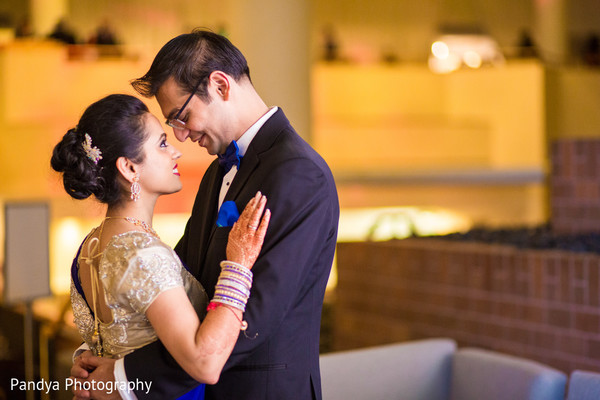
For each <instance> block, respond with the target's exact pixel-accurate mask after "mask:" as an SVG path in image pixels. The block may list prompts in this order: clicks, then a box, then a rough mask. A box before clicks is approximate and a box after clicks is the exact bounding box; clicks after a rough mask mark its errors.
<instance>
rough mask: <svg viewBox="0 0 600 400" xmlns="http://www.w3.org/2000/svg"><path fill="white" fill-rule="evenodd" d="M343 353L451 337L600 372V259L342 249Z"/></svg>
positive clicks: (399, 244)
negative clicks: (346, 350) (384, 345)
mask: <svg viewBox="0 0 600 400" xmlns="http://www.w3.org/2000/svg"><path fill="white" fill-rule="evenodd" d="M337 257H338V286H337V289H336V298H335V308H334V315H333V327H332V329H333V333H332V335H333V344H334V345H333V346H334V349H335V350H344V349H350V348H357V347H365V346H372V345H378V344H384V343H392V342H398V341H404V340H414V339H420V338H427V337H440V336H444V337H451V338H454V339H455V340H457V342H458V343H459V345H460V346H478V347H483V348H488V349H492V350H497V351H501V352H505V353H508V354H514V355H517V356H522V357H527V358H530V359H533V360H538V361H541V362H543V363H546V364H549V365H552V366H554V367H556V368H558V369H561V370H563V371H567V372H568V371H571V370H573V369H575V368H582V369H588V370H595V371H600V334H599V332H600V307H599V305H600V296H599V285H600V256H598V255H593V254H589V253H568V252H564V251H555V250H521V249H517V248H514V247H509V246H501V245H486V244H478V243H461V242H449V241H443V240H440V239H405V240H397V241H390V242H370V243H340V244H339V245H338V253H337Z"/></svg>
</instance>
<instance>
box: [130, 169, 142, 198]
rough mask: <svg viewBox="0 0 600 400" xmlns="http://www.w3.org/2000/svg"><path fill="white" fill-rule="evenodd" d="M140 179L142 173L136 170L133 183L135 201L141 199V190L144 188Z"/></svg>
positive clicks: (132, 189) (132, 190)
mask: <svg viewBox="0 0 600 400" xmlns="http://www.w3.org/2000/svg"><path fill="white" fill-rule="evenodd" d="M139 180H140V174H138V173H137V172H136V173H135V176H134V177H133V182H132V183H131V200H133V201H138V200H139V199H140V191H141V190H142V188H141V187H140V184H139Z"/></svg>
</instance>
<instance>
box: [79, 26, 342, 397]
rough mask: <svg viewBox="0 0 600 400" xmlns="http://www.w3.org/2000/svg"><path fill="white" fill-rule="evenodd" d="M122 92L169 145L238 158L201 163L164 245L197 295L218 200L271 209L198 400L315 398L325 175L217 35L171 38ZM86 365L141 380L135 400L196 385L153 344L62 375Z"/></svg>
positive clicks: (214, 266) (331, 222)
mask: <svg viewBox="0 0 600 400" xmlns="http://www.w3.org/2000/svg"><path fill="white" fill-rule="evenodd" d="M132 84H133V86H134V88H135V89H136V90H137V91H138V92H139V93H141V94H142V95H144V96H148V97H151V96H155V97H156V99H157V101H158V103H159V105H160V107H161V110H162V113H163V115H164V116H165V117H166V118H167V124H168V125H170V126H172V127H173V129H174V134H175V136H176V137H177V139H178V140H180V141H182V142H183V141H185V140H186V139H189V140H191V141H193V142H197V143H198V144H199V145H200V146H201V147H204V148H206V150H207V151H208V153H209V154H217V155H222V154H224V153H227V154H230V153H235V146H234V147H231V146H232V142H233V141H235V142H236V144H237V147H238V148H239V153H240V154H241V155H242V156H243V157H242V159H241V161H240V162H239V163H237V164H236V165H234V166H233V167H232V168H231V169H230V170H229V171H226V170H225V169H224V168H223V167H221V165H220V164H219V162H218V160H215V161H214V162H213V163H212V164H211V165H210V166H209V168H208V169H207V171H206V173H205V175H204V177H203V179H202V182H201V184H200V188H199V190H198V194H197V197H196V201H195V204H194V207H193V210H192V215H191V217H190V219H189V221H188V223H187V226H186V229H185V233H184V235H183V237H182V238H181V240H180V242H179V243H178V244H177V246H176V251H177V253H178V254H179V256H180V257H181V259H182V261H183V262H184V264H186V265H187V266H188V268H189V269H190V270H191V271H192V273H193V274H194V275H195V276H196V277H197V278H198V279H199V280H200V282H201V283H202V285H203V286H204V288H205V289H206V291H207V293H208V296H209V298H211V297H212V296H213V294H214V287H215V284H216V281H217V278H218V275H219V272H220V270H219V262H220V261H221V260H223V259H225V247H226V242H227V235H228V233H229V230H230V228H229V227H218V226H217V224H216V220H217V215H218V212H219V208H220V206H221V204H222V203H223V202H224V201H235V203H236V205H237V207H238V209H241V208H242V207H243V205H245V204H246V203H247V202H248V201H249V200H250V198H252V197H253V196H254V194H255V193H256V192H257V191H259V190H260V191H261V192H262V193H263V194H265V195H266V196H267V198H268V204H267V206H268V207H269V209H270V210H271V213H272V214H271V221H270V224H269V229H268V232H267V236H266V238H265V242H264V245H263V248H262V252H261V255H260V256H259V258H258V260H257V262H256V263H255V265H254V267H253V269H252V272H253V273H254V283H253V286H252V292H251V296H250V300H249V302H248V305H247V308H246V313H245V316H244V319H245V320H246V321H247V322H248V329H247V330H246V331H245V332H243V333H242V334H240V337H239V339H238V342H237V344H236V346H235V348H234V350H233V353H232V354H231V357H230V358H229V360H228V362H227V364H226V365H225V368H224V369H223V373H222V374H221V377H220V379H219V381H218V383H217V384H215V385H210V386H207V387H206V398H207V399H252V400H260V399H321V382H320V374H319V332H320V320H321V309H322V305H323V296H324V292H325V287H326V284H327V279H328V277H329V272H330V268H331V263H332V260H333V253H334V250H335V243H336V238H337V226H338V218H339V204H338V199H337V192H336V189H335V183H334V181H333V177H332V175H331V172H330V170H329V168H328V167H327V165H326V163H325V162H324V161H323V159H322V158H321V157H320V156H319V155H318V154H317V153H316V152H315V151H314V150H313V149H312V148H311V147H310V146H309V145H308V144H307V143H306V142H305V141H304V140H302V139H301V138H300V136H298V135H297V133H296V132H295V131H294V129H293V128H292V126H291V125H290V123H289V121H288V120H287V118H286V117H285V115H284V113H283V111H282V110H280V109H277V108H271V109H269V107H267V106H266V104H265V103H264V102H263V100H262V99H261V98H260V96H259V95H258V93H257V92H256V90H255V89H254V87H253V86H252V83H251V80H250V75H249V69H248V66H247V63H246V60H245V58H244V56H243V55H242V54H241V53H240V52H239V50H238V49H237V48H236V47H234V46H233V45H232V44H231V43H230V42H229V40H227V39H226V38H224V37H223V36H220V35H217V34H214V33H211V32H207V31H194V32H192V33H190V34H185V35H180V36H178V37H176V38H174V39H172V40H171V41H170V42H168V43H167V44H166V45H165V46H164V47H163V48H162V49H161V50H160V51H159V53H158V54H157V56H156V58H155V59H154V62H153V63H152V66H151V67H150V70H149V71H148V72H147V73H146V75H145V76H144V77H142V78H140V79H137V80H135V81H134V82H133V83H132ZM220 158H222V157H220ZM86 365H87V366H90V365H91V366H98V368H97V369H96V370H95V371H93V372H92V373H90V374H89V377H88V379H95V380H113V375H112V374H113V373H114V374H115V377H116V378H117V379H119V380H121V381H122V380H124V379H128V380H129V381H132V380H141V381H146V382H152V388H151V392H150V394H149V395H146V394H145V393H144V391H143V390H140V391H139V392H136V395H137V397H138V398H155V399H167V398H176V397H177V396H180V395H182V394H184V393H185V392H187V391H188V390H189V389H191V388H192V387H194V386H195V385H197V382H194V381H192V380H191V378H189V376H187V374H186V373H185V372H183V370H181V368H179V366H178V365H177V364H176V363H175V361H174V360H173V359H172V357H171V356H170V355H169V354H168V352H167V351H166V349H165V348H164V347H163V346H162V344H161V343H160V342H155V343H153V344H151V345H148V346H146V347H144V348H141V349H138V350H136V351H135V352H133V353H131V354H129V355H127V356H126V357H125V358H124V359H123V360H119V361H118V362H116V363H115V362H114V361H113V360H98V359H94V358H92V357H90V356H89V355H88V354H86V355H85V357H84V360H83V361H81V360H80V361H78V362H77V363H76V364H75V365H74V367H73V369H72V374H73V375H74V376H81V377H86V376H87V374H86V373H84V372H83V369H82V367H84V366H86ZM113 368H114V369H113ZM123 369H124V370H123ZM125 375H126V376H125ZM76 394H81V393H76ZM92 395H94V396H95V394H94V393H92Z"/></svg>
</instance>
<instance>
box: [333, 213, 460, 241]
mask: <svg viewBox="0 0 600 400" xmlns="http://www.w3.org/2000/svg"><path fill="white" fill-rule="evenodd" d="M470 225H471V222H470V221H469V220H468V219H467V218H466V217H464V216H462V215H459V214H457V213H455V212H453V211H450V210H446V209H439V208H426V209H424V208H420V207H382V208H358V209H342V210H341V212H340V224H339V232H338V241H340V242H356V241H365V240H390V239H402V238H405V237H408V236H410V235H413V234H414V235H419V236H429V235H444V234H448V233H451V232H458V231H464V230H467V229H469V227H470Z"/></svg>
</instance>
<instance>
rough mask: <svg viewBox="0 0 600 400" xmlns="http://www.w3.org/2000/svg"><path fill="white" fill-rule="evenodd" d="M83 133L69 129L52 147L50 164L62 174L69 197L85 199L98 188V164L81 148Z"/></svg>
mask: <svg viewBox="0 0 600 400" xmlns="http://www.w3.org/2000/svg"><path fill="white" fill-rule="evenodd" d="M84 140H85V139H84V134H82V133H80V132H78V131H77V130H76V129H70V130H69V131H67V133H65V135H64V136H63V138H62V140H61V141H60V142H59V143H58V144H57V145H56V146H55V147H54V151H53V152H52V159H51V160H50V164H51V165H52V168H53V169H54V170H55V171H57V172H61V173H62V174H63V185H64V187H65V190H66V191H67V193H68V194H69V195H71V197H73V198H75V199H87V198H88V197H90V196H91V195H92V194H95V193H96V191H97V190H98V184H97V177H98V166H97V165H96V164H94V162H93V161H92V160H90V159H89V158H88V156H87V154H86V153H85V151H84V149H83V142H84Z"/></svg>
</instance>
